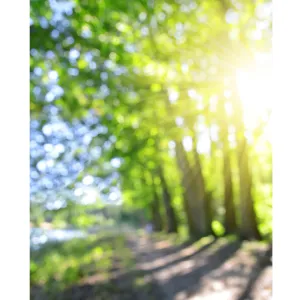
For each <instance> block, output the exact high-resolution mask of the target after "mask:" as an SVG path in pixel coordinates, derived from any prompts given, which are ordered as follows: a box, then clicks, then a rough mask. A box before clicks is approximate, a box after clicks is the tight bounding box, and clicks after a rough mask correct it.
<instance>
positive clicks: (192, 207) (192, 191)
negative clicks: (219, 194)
mask: <svg viewBox="0 0 300 300" xmlns="http://www.w3.org/2000/svg"><path fill="white" fill-rule="evenodd" d="M176 159H177V164H178V166H179V169H180V170H181V173H182V185H183V188H184V196H185V197H184V200H185V208H186V214H187V218H188V225H189V232H190V235H191V237H193V238H200V237H203V236H206V235H208V234H209V233H208V230H207V223H206V214H205V205H204V201H203V200H204V194H203V191H202V187H203V185H202V186H201V179H200V183H198V182H197V180H196V177H195V173H194V171H193V170H192V169H191V167H190V165H189V162H188V159H187V157H186V153H185V150H184V148H183V145H182V144H181V143H179V142H176ZM197 171H198V170H197ZM197 179H198V178H197Z"/></svg>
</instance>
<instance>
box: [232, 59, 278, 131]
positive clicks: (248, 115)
mask: <svg viewBox="0 0 300 300" xmlns="http://www.w3.org/2000/svg"><path fill="white" fill-rule="evenodd" d="M236 83H237V89H238V93H239V95H240V97H241V101H242V104H243V108H244V119H245V125H246V127H247V128H248V129H253V128H255V126H256V125H257V121H258V118H260V117H262V116H263V115H264V113H265V112H266V111H267V110H268V109H271V108H272V100H273V99H272V94H271V91H272V87H271V83H272V74H271V65H270V56H266V57H263V56H259V55H258V56H257V65H256V66H255V67H252V68H248V69H238V70H237V72H236Z"/></svg>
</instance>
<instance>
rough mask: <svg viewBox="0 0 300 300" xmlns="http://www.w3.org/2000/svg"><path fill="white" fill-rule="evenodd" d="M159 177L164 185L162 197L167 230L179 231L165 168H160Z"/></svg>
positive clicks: (169, 231) (162, 185) (170, 231)
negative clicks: (164, 172) (164, 171)
mask: <svg viewBox="0 0 300 300" xmlns="http://www.w3.org/2000/svg"><path fill="white" fill-rule="evenodd" d="M158 171H159V178H160V182H161V187H162V198H163V203H164V207H165V212H166V231H167V232H168V233H172V232H177V231H178V221H177V218H176V214H175V210H174V207H173V205H172V198H171V194H170V192H169V189H168V185H167V182H166V180H165V177H164V174H163V170H162V168H161V167H159V168H158Z"/></svg>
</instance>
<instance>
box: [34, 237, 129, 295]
mask: <svg viewBox="0 0 300 300" xmlns="http://www.w3.org/2000/svg"><path fill="white" fill-rule="evenodd" d="M116 259H117V260H118V267H119V268H122V269H123V268H124V269H128V268H131V267H132V266H133V265H134V258H133V256H132V253H131V251H130V250H129V249H128V248H127V247H126V245H125V238H124V236H122V235H113V236H112V235H111V234H110V235H109V236H106V235H103V234H102V235H94V236H90V237H88V238H86V239H74V240H71V241H67V242H63V243H62V242H61V243H51V244H50V243H49V244H46V245H45V246H44V247H42V248H41V249H40V250H37V251H32V253H31V261H30V275H31V276H30V283H31V286H42V287H43V288H44V290H45V291H52V292H53V290H54V291H56V292H59V291H60V290H62V289H65V288H67V287H68V286H70V285H72V284H79V283H80V282H81V281H82V280H83V279H84V278H87V277H89V276H91V275H93V274H96V273H97V274H98V273H99V274H101V276H102V277H103V278H107V279H108V278H109V277H110V272H111V269H112V267H113V264H114V262H115V260H116Z"/></svg>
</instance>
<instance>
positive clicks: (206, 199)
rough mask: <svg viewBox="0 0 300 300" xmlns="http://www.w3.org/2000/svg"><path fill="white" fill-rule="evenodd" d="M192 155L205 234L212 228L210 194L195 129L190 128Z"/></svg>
mask: <svg viewBox="0 0 300 300" xmlns="http://www.w3.org/2000/svg"><path fill="white" fill-rule="evenodd" d="M192 140H193V156H194V176H195V177H194V184H195V187H196V188H197V199H199V200H198V201H199V202H200V205H201V207H202V209H203V211H204V213H203V216H204V222H205V232H206V233H205V235H210V234H213V229H212V201H213V198H212V195H211V193H210V192H209V191H208V190H207V188H206V186H205V180H204V176H203V172H202V167H201V162H200V157H199V153H198V151H197V137H196V132H195V129H194V128H192Z"/></svg>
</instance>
